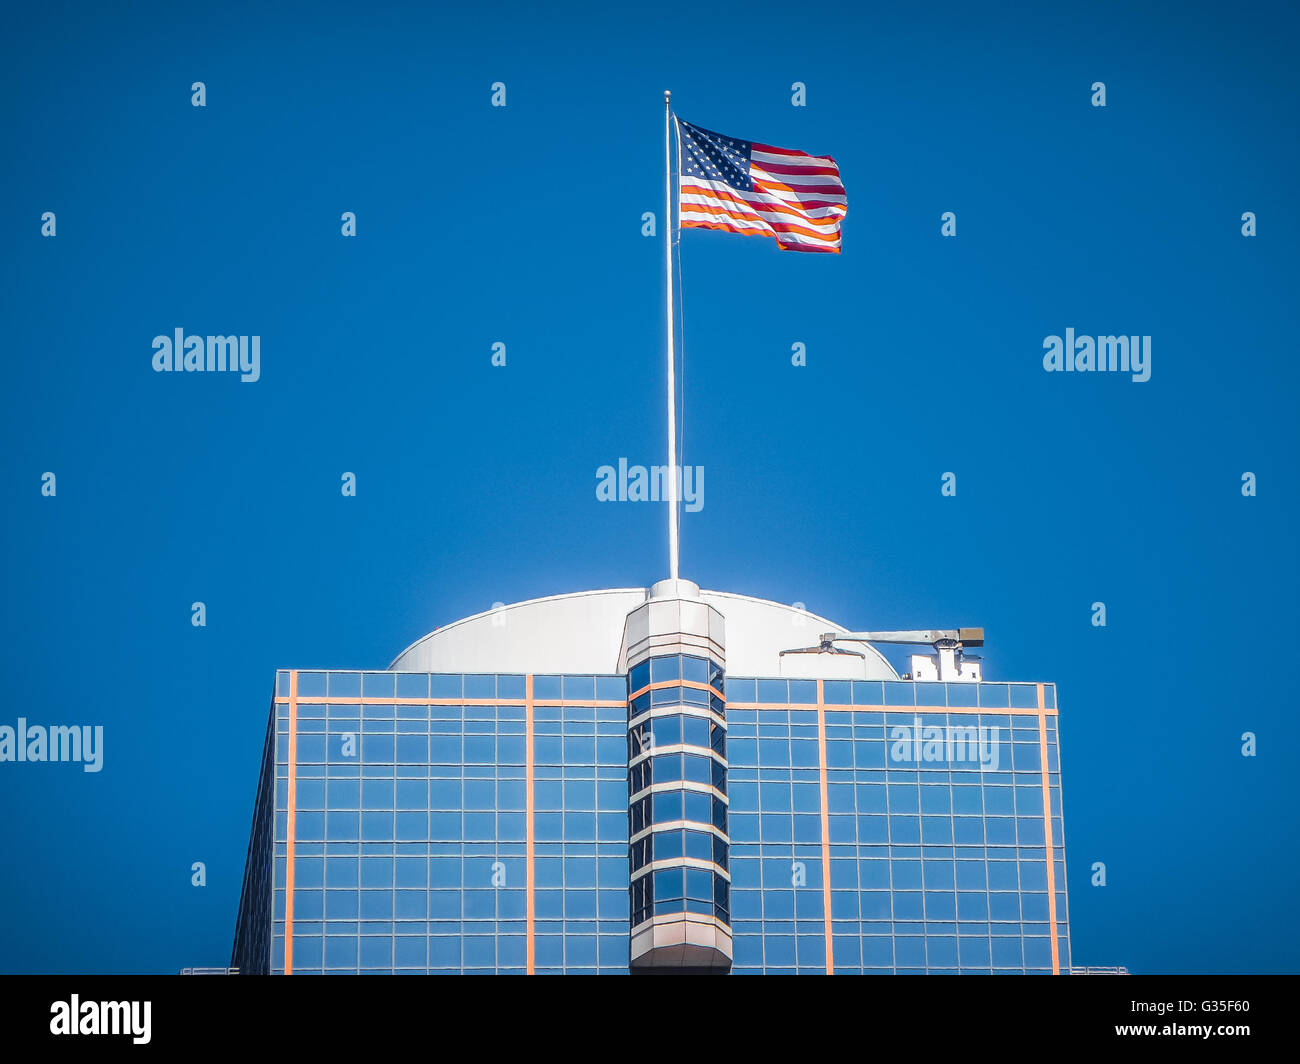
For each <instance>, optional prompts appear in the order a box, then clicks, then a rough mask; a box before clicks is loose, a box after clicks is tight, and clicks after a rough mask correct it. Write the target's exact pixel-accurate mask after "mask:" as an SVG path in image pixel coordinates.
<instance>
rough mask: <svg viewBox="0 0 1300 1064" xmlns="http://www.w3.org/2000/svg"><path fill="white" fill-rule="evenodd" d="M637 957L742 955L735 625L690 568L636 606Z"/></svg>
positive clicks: (632, 753) (661, 960) (625, 653)
mask: <svg viewBox="0 0 1300 1064" xmlns="http://www.w3.org/2000/svg"><path fill="white" fill-rule="evenodd" d="M619 659H620V660H619V667H620V670H622V671H625V672H626V674H627V696H628V710H627V730H628V744H627V749H628V849H629V861H630V862H631V888H630V905H631V931H630V934H631V955H630V963H631V967H632V969H633V970H634V971H635V970H642V971H650V970H656V969H657V970H678V971H680V970H682V969H695V970H713V971H722V972H725V971H728V970H729V969H730V967H731V957H732V951H731V903H730V890H731V878H730V875H729V873H728V851H729V849H730V840H729V838H728V836H727V745H726V736H727V723H726V701H725V687H724V682H725V668H726V631H725V626H724V621H723V616H722V614H721V613H719V612H718V611H717V610H716V609H714V608H713V607H712V606H710V605H708V604H707V603H706V602H704V601H703V599H701V597H700V589H699V587H698V586H697V585H695V584H693V583H691V582H690V581H689V580H661V581H660V582H659V583H657V584H655V585H654V586H653V587H652V588H651V589H650V592H649V594H648V596H647V598H646V601H645V602H644V603H643V604H641V605H640V606H638V607H636V608H635V609H634V610H632V611H631V612H630V613H629V614H628V615H627V622H626V625H625V627H624V632H623V645H622V649H621V651H620V655H619Z"/></svg>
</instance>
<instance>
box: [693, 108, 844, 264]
mask: <svg viewBox="0 0 1300 1064" xmlns="http://www.w3.org/2000/svg"><path fill="white" fill-rule="evenodd" d="M677 126H678V129H679V130H680V132H681V152H680V154H681V159H680V160H679V166H680V182H681V204H680V211H681V224H682V227H683V228H691V227H695V228H700V229H722V230H725V231H726V232H728V233H745V234H747V235H750V236H773V237H776V243H777V246H778V247H780V248H782V249H784V250H785V251H831V252H834V253H835V254H837V255H838V254H839V251H840V221H841V219H842V218H843V217H844V215H845V214H847V213H848V197H847V195H846V193H845V191H844V186H843V184H841V183H840V168H839V166H837V165H836V163H835V160H834V159H832V158H831V157H830V156H829V155H809V154H807V153H806V152H801V151H792V150H791V149H789V148H774V147H772V145H770V144H754V143H752V142H751V141H748V140H737V139H736V138H735V137H725V136H723V135H722V134H721V133H713V132H710V131H709V130H707V129H701V128H700V127H699V126H693V125H691V124H690V123H689V122H682V121H681V120H680V119H679V120H678V123H677Z"/></svg>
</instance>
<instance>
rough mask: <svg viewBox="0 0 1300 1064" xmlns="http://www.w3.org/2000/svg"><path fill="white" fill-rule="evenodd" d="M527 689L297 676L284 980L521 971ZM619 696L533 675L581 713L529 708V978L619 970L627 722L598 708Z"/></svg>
mask: <svg viewBox="0 0 1300 1064" xmlns="http://www.w3.org/2000/svg"><path fill="white" fill-rule="evenodd" d="M277 691H278V693H279V694H281V695H286V694H287V693H288V674H287V673H281V674H280V677H279V679H278V681H277ZM524 692H525V678H524V677H523V676H492V675H488V676H480V675H465V676H461V675H440V674H433V675H430V674H425V673H391V672H380V673H358V672H328V673H325V672H301V673H299V674H298V703H297V725H298V726H297V780H296V789H295V790H296V803H295V805H296V812H295V821H294V834H295V846H294V854H295V859H294V931H293V970H294V972H295V973H302V974H311V973H317V972H324V973H335V972H337V973H347V972H354V973H355V972H363V973H365V972H396V973H403V972H410V973H419V972H435V973H437V972H485V973H486V972H499V973H508V972H523V971H524V970H525V966H526V923H525V921H526V823H525V819H526V812H525V810H526V797H527V796H526V794H525V790H526V785H525V761H526V730H525V707H524V705H523V698H524ZM625 697H626V688H625V687H624V679H623V677H621V676H619V677H606V676H601V677H597V676H564V677H560V676H537V677H534V698H535V699H536V700H548V699H561V700H572V701H574V702H586V703H588V704H587V705H585V706H584V705H559V706H535V708H534V714H533V719H534V764H535V771H534V798H535V810H534V839H535V850H534V857H535V861H534V869H535V895H534V901H535V907H534V913H535V921H536V922H535V964H536V970H537V971H539V972H606V971H625V970H626V966H627V907H626V896H627V895H626V891H627V883H628V873H627V821H626V809H627V806H626V792H625V789H624V777H625V774H626V761H625V749H624V742H625V740H624V729H625V727H626V725H625V722H624V711H623V709H622V708H621V706H615V707H613V708H606V709H597V708H594V707H593V705H592V704H591V703H593V702H594V701H595V700H597V699H600V700H605V701H618V700H622V699H624V698H625ZM371 698H380V699H393V698H395V699H396V700H397V701H396V702H387V703H386V702H370V701H368V699H371ZM352 699H355V700H356V701H351V700H352ZM425 699H428V702H423V701H422V700H425ZM461 699H463V700H464V703H462V702H459V701H457V700H461ZM480 700H481V701H483V702H484V703H485V704H465V703H470V702H471V701H480ZM443 702H446V703H448V704H442V703H443ZM276 708H277V712H276V740H277V751H276V776H277V779H276V835H275V838H276V842H275V856H276V861H275V864H276V869H275V876H276V878H275V886H276V890H275V903H274V916H275V935H274V938H273V941H272V951H271V968H272V970H273V971H283V965H284V937H283V936H284V912H285V906H284V893H285V891H284V887H285V880H286V876H285V865H286V844H285V838H286V835H285V829H286V814H285V807H286V800H287V775H288V773H287V758H288V707H287V706H286V705H284V704H279V705H277V707H276Z"/></svg>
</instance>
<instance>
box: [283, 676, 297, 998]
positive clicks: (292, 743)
mask: <svg viewBox="0 0 1300 1064" xmlns="http://www.w3.org/2000/svg"><path fill="white" fill-rule="evenodd" d="M288 792H289V794H288V798H287V799H286V801H285V810H284V844H285V845H284V853H285V860H284V974H285V975H293V836H294V821H293V818H294V811H295V810H296V809H297V805H298V670H297V669H294V670H292V671H291V672H290V673H289V787H288Z"/></svg>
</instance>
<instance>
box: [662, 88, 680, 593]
mask: <svg viewBox="0 0 1300 1064" xmlns="http://www.w3.org/2000/svg"><path fill="white" fill-rule="evenodd" d="M671 101H672V93H671V92H669V91H668V90H666V89H665V90H664V271H665V275H666V276H667V279H668V575H669V576H670V577H671V578H672V579H673V580H676V579H677V378H676V367H675V362H676V358H675V355H676V351H677V346H676V342H675V339H674V329H673V182H672V172H673V168H672V149H671V147H670V139H671V138H670V133H671V130H672V102H671Z"/></svg>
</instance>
